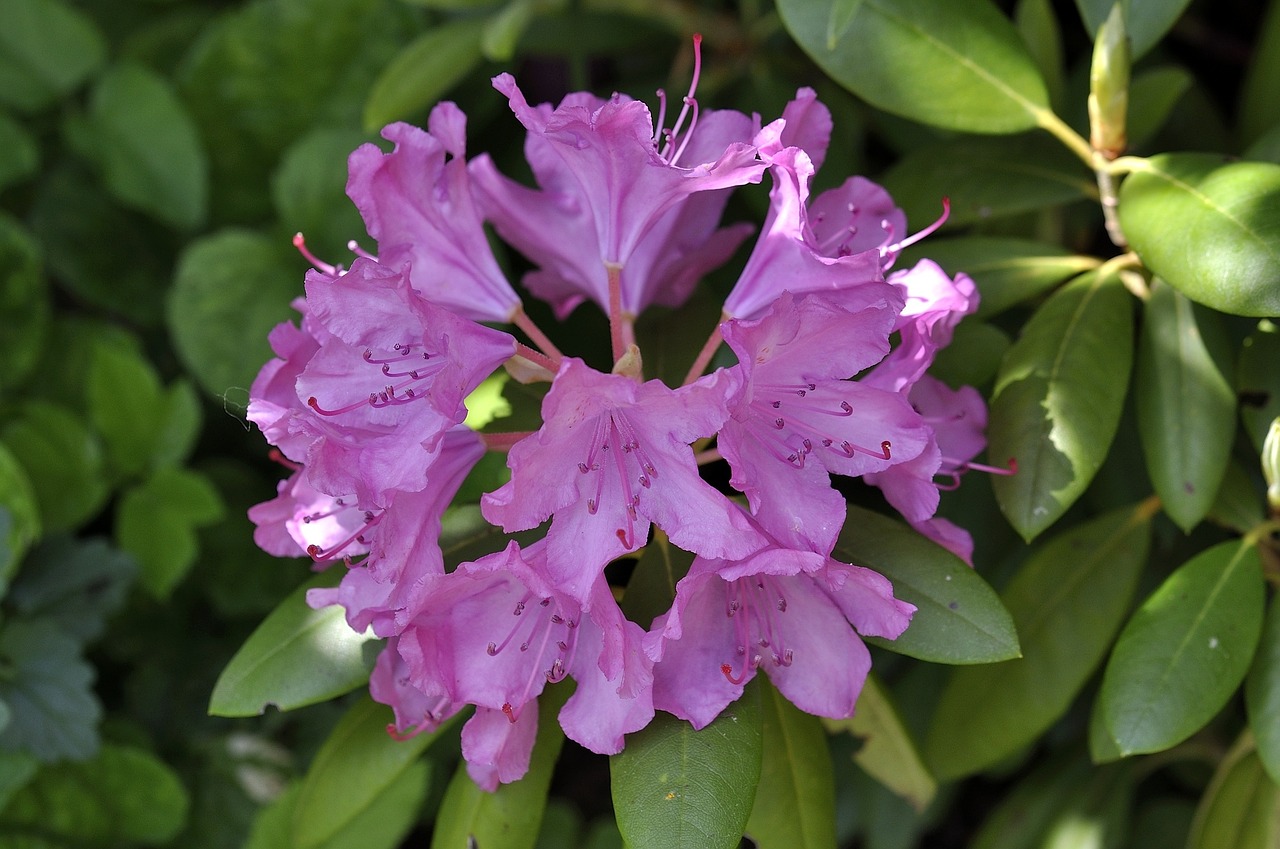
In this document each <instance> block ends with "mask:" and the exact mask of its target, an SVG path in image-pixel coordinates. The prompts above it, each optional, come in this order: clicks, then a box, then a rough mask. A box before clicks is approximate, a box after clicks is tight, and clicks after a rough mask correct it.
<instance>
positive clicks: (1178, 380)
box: [1137, 279, 1236, 533]
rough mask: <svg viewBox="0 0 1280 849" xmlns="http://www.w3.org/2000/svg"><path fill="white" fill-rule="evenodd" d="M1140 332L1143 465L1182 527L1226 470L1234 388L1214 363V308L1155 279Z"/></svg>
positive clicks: (1202, 509)
mask: <svg viewBox="0 0 1280 849" xmlns="http://www.w3.org/2000/svg"><path fill="white" fill-rule="evenodd" d="M1143 315H1144V321H1143V325H1142V335H1141V337H1140V338H1139V340H1138V366H1137V415H1138V432H1139V433H1140V435H1141V436H1142V449H1143V454H1144V456H1145V457H1146V461H1147V471H1148V473H1149V474H1150V475H1151V481H1152V483H1154V484H1155V487H1156V494H1157V495H1159V496H1160V499H1161V501H1162V502H1163V506H1164V509H1165V512H1167V513H1168V514H1169V516H1170V518H1172V519H1173V520H1174V522H1176V523H1177V525H1178V527H1180V528H1182V530H1183V531H1185V532H1188V533H1189V532H1190V531H1191V529H1192V528H1193V527H1194V526H1195V525H1196V524H1198V523H1199V522H1200V520H1201V519H1203V518H1204V516H1205V514H1206V513H1208V512H1209V508H1210V507H1211V506H1212V505H1213V500H1214V496H1215V495H1217V493H1218V488H1219V486H1220V485H1221V483H1222V476H1223V475H1224V474H1225V473H1226V470H1227V459H1228V457H1229V455H1230V453H1231V443H1232V440H1233V437H1234V434H1235V428H1236V417H1235V406H1236V398H1235V393H1234V392H1233V391H1232V389H1231V384H1230V383H1228V382H1227V379H1226V378H1225V377H1223V376H1222V373H1221V372H1220V371H1219V368H1218V365H1217V362H1215V355H1216V357H1217V358H1218V359H1219V360H1221V358H1222V355H1223V351H1224V349H1225V347H1226V345H1227V341H1226V337H1225V335H1224V333H1223V330H1222V328H1221V326H1220V324H1219V322H1218V316H1217V314H1215V313H1212V312H1209V311H1207V310H1196V309H1195V306H1194V305H1193V304H1192V303H1191V301H1189V300H1187V298H1186V297H1185V296H1183V295H1181V294H1180V293H1178V292H1177V291H1176V290H1174V289H1172V288H1171V287H1169V286H1166V285H1164V284H1163V283H1161V282H1160V281H1159V279H1157V280H1155V281H1153V285H1152V287H1151V296H1150V297H1149V298H1148V299H1147V303H1146V307H1145V310H1144V313H1143Z"/></svg>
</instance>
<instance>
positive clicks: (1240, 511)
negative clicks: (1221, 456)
mask: <svg viewBox="0 0 1280 849" xmlns="http://www.w3.org/2000/svg"><path fill="white" fill-rule="evenodd" d="M1265 503H1266V502H1265V501H1264V500H1263V499H1262V497H1261V495H1260V492H1259V487H1257V486H1255V485H1254V482H1253V480H1251V479H1250V477H1249V473H1248V472H1246V471H1245V470H1244V467H1243V466H1242V465H1241V464H1240V461H1239V460H1237V459H1232V460H1229V461H1228V462H1227V471H1226V474H1224V475H1223V476H1222V484H1221V485H1220V486H1219V487H1218V494H1217V495H1216V496H1215V497H1214V499H1213V506H1211V507H1210V508H1209V513H1208V518H1209V519H1210V520H1211V521H1213V522H1215V523H1217V524H1219V525H1222V526H1223V527H1226V528H1230V529H1231V530H1233V531H1235V532H1237V533H1239V534H1241V535H1244V534H1247V533H1249V531H1251V530H1253V529H1254V528H1255V527H1257V526H1258V525H1259V524H1261V523H1262V521H1263V519H1264V516H1263V505H1264V504H1265Z"/></svg>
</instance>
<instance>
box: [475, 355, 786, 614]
mask: <svg viewBox="0 0 1280 849" xmlns="http://www.w3.org/2000/svg"><path fill="white" fill-rule="evenodd" d="M731 382H732V378H731V376H729V375H727V374H726V373H724V372H719V373H717V374H715V375H711V376H709V377H706V378H703V379H702V380H700V381H698V382H697V383H694V384H692V385H690V386H685V387H682V388H680V389H677V390H672V389H669V388H667V387H666V386H665V385H664V384H662V383H661V382H659V381H656V380H651V381H649V382H647V383H643V384H638V383H636V382H635V381H634V380H631V379H630V378H627V377H623V376H621V375H615V374H601V373H600V372H597V371H594V370H593V369H591V368H588V367H587V366H586V365H584V364H583V363H582V361H581V360H577V359H573V358H566V359H565V360H564V364H563V365H562V366H561V367H560V371H559V373H558V374H557V375H556V378H555V382H554V383H553V384H552V386H551V391H550V392H548V393H547V396H546V398H545V399H544V401H543V404H542V420H543V424H542V427H541V429H539V430H538V432H537V433H535V434H533V435H532V436H530V437H528V438H526V439H524V440H522V441H520V442H518V443H517V444H516V445H514V446H512V448H511V451H510V454H509V455H508V458H507V465H508V466H510V467H511V480H510V481H508V482H507V483H506V484H505V485H504V486H503V487H502V488H500V489H498V490H497V491H496V492H492V493H490V494H488V495H485V496H484V498H483V499H482V501H481V509H482V511H483V513H484V517H485V518H486V519H488V520H489V521H490V522H493V523H494V524H497V525H501V526H502V528H503V530H505V531H508V532H510V531H518V530H526V529H528V528H532V527H534V526H536V525H538V524H539V523H541V522H542V521H544V520H545V519H546V518H547V517H548V516H551V515H553V514H554V516H555V518H554V520H553V521H552V523H551V529H550V531H549V532H548V533H547V556H548V567H547V569H548V573H549V574H550V575H551V577H552V579H553V580H554V581H555V582H556V583H557V584H558V585H559V586H560V587H561V588H562V589H563V590H564V591H565V592H567V593H569V594H570V595H572V596H574V597H575V598H578V599H579V600H580V601H582V602H584V603H586V602H587V597H588V596H587V594H588V592H589V590H590V588H591V587H592V585H593V584H594V583H595V580H596V578H597V576H598V574H599V572H600V570H601V569H602V568H603V567H604V565H605V564H606V563H608V562H609V561H611V560H613V559H614V558H616V557H618V556H620V555H623V554H626V553H628V552H630V551H635V550H636V549H637V548H639V547H640V546H642V545H644V544H645V541H646V540H647V539H648V535H649V523H650V521H651V520H652V521H653V522H656V523H657V524H658V525H659V526H660V527H661V528H662V529H663V530H665V531H666V532H667V535H668V536H669V537H670V538H671V541H672V542H674V543H675V544H676V545H678V546H680V547H681V548H685V549H687V550H689V551H694V552H698V553H701V554H706V555H707V556H712V557H741V556H744V555H745V554H747V553H748V552H749V551H751V550H752V548H753V547H756V546H758V545H760V544H761V540H760V538H759V535H758V534H756V533H754V532H753V531H752V529H751V527H750V525H749V524H747V523H746V522H745V521H743V518H742V516H741V511H739V510H738V509H737V508H736V507H734V506H733V505H732V503H731V502H730V501H729V500H728V499H726V498H725V497H724V496H723V495H722V494H720V493H719V492H717V491H716V490H715V489H713V488H712V487H711V486H709V485H708V484H707V483H705V482H704V481H703V480H702V477H701V476H700V475H699V473H698V467H697V464H696V463H695V461H694V457H693V451H692V450H691V449H690V447H689V444H690V443H691V442H693V441H694V440H696V439H699V438H702V437H706V436H710V435H712V434H714V433H715V432H716V430H717V429H718V428H719V427H720V425H721V424H722V423H723V422H724V420H725V417H726V416H727V411H726V409H725V395H726V392H727V391H728V390H729V389H731V388H732V387H731V386H730V384H731Z"/></svg>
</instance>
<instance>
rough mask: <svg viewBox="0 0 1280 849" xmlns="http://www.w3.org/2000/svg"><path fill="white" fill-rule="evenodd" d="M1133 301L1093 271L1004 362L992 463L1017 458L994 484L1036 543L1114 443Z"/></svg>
mask: <svg viewBox="0 0 1280 849" xmlns="http://www.w3.org/2000/svg"><path fill="white" fill-rule="evenodd" d="M1132 339H1133V323H1132V318H1131V309H1130V306H1129V295H1128V293H1127V292H1126V291H1125V289H1124V287H1123V286H1122V285H1121V284H1120V281H1119V280H1118V279H1117V278H1116V277H1112V276H1100V275H1098V274H1093V273H1090V274H1085V275H1082V276H1081V278H1080V279H1079V280H1077V281H1075V282H1073V283H1071V284H1070V285H1069V286H1067V287H1065V288H1063V289H1060V290H1059V291H1057V292H1055V293H1054V295H1053V296H1052V297H1051V298H1050V299H1049V300H1048V301H1046V302H1045V303H1044V305H1043V306H1041V307H1040V309H1038V310H1037V311H1036V313H1035V315H1033V316H1032V317H1031V319H1030V320H1029V321H1028V322H1027V323H1026V325H1025V326H1024V327H1023V329H1022V335H1021V337H1019V339H1018V341H1017V342H1015V343H1014V345H1013V347H1012V348H1010V349H1009V352H1008V353H1007V354H1006V355H1005V358H1004V363H1003V364H1002V365H1001V367H1000V375H999V377H997V379H996V386H995V396H994V397H993V399H992V401H991V424H990V427H989V428H988V431H987V437H988V440H989V441H988V446H987V453H988V456H990V457H991V458H993V460H994V461H995V462H1005V461H1007V460H1009V459H1011V458H1012V459H1016V460H1017V464H1018V471H1017V474H1014V475H1009V476H1007V477H998V478H996V479H994V480H993V481H992V485H993V486H994V488H995V493H996V499H997V501H999V503H1000V510H1001V512H1003V513H1004V515H1005V517H1006V518H1008V519H1009V522H1010V523H1011V524H1012V525H1013V526H1014V528H1015V529H1017V531H1018V533H1020V534H1021V535H1022V537H1023V538H1024V539H1026V540H1028V541H1030V540H1031V539H1033V538H1034V537H1035V536H1036V535H1038V534H1039V533H1040V532H1041V531H1043V530H1044V529H1045V528H1047V527H1049V526H1050V525H1052V524H1053V523H1054V522H1055V521H1056V520H1057V519H1058V517H1059V516H1061V515H1062V514H1063V513H1064V512H1066V510H1067V508H1068V507H1070V506H1071V504H1072V503H1073V502H1074V501H1075V500H1076V499H1077V498H1078V497H1079V496H1080V494H1081V493H1082V492H1084V489H1085V487H1086V486H1088V484H1089V481H1091V480H1092V479H1093V476H1094V475H1095V474H1096V473H1097V471H1098V468H1099V467H1100V466H1101V465H1102V460H1103V458H1104V457H1106V454H1107V449H1108V448H1109V447H1110V445H1111V440H1112V438H1113V437H1114V436H1115V432H1116V427H1117V425H1118V424H1119V422H1120V411H1121V408H1122V407H1123V406H1124V397H1125V389H1126V387H1127V386H1128V383H1129V365H1130V363H1131V362H1132V358H1133V341H1132Z"/></svg>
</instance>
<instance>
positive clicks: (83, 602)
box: [6, 536, 138, 642]
mask: <svg viewBox="0 0 1280 849" xmlns="http://www.w3.org/2000/svg"><path fill="white" fill-rule="evenodd" d="M31 562H32V564H33V565H35V566H36V568H29V569H24V570H23V571H22V573H21V574H20V575H19V576H18V580H17V581H15V582H14V584H13V587H12V588H11V589H10V591H9V596H8V598H7V599H6V601H7V602H8V603H9V604H11V605H12V606H13V609H14V610H15V611H16V612H17V613H19V614H21V615H23V616H29V617H39V618H41V619H42V620H45V621H48V622H53V623H55V624H56V625H57V626H58V629H59V630H60V631H61V632H62V633H64V634H67V635H69V636H71V637H74V638H75V639H77V640H80V641H82V642H90V641H92V640H96V639H97V638H98V637H99V636H101V635H102V631H103V629H104V628H105V627H106V620H107V617H108V616H110V615H111V614H112V613H114V612H115V611H116V610H117V609H119V607H120V606H121V605H122V604H124V600H125V594H126V593H127V592H128V590H129V587H130V585H131V584H132V583H133V578H134V576H135V575H136V574H137V571H138V566H137V564H136V563H134V561H133V558H132V557H130V556H129V555H127V554H125V553H124V552H122V551H120V550H118V549H115V548H112V547H111V546H109V545H107V543H106V542H105V541H103V540H100V539H89V540H75V539H72V538H70V537H65V536H56V537H53V538H51V539H48V540H45V541H44V542H43V543H41V545H40V546H39V548H37V549H36V550H35V551H34V552H32V559H31Z"/></svg>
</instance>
